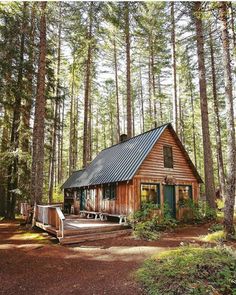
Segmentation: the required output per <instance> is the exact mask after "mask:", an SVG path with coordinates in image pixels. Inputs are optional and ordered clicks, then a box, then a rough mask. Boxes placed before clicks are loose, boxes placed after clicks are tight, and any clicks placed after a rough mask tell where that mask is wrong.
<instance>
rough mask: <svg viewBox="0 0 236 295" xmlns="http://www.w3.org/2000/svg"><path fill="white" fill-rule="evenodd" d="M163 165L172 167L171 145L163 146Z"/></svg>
mask: <svg viewBox="0 0 236 295" xmlns="http://www.w3.org/2000/svg"><path fill="white" fill-rule="evenodd" d="M163 156H164V167H165V168H173V152H172V147H171V146H163Z"/></svg>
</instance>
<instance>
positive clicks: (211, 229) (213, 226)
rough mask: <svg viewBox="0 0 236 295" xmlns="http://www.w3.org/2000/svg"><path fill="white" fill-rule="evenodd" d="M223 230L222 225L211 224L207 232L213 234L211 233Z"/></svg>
mask: <svg viewBox="0 0 236 295" xmlns="http://www.w3.org/2000/svg"><path fill="white" fill-rule="evenodd" d="M223 229H224V226H223V224H222V223H213V224H212V225H211V226H210V227H209V228H208V231H209V232H210V233H213V232H216V231H219V230H223Z"/></svg>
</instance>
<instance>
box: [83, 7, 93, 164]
mask: <svg viewBox="0 0 236 295" xmlns="http://www.w3.org/2000/svg"><path fill="white" fill-rule="evenodd" d="M92 14H93V2H90V10H89V28H88V36H87V40H88V51H87V60H86V77H85V94H84V132H83V167H86V166H87V162H88V157H89V145H90V143H89V138H88V136H89V134H90V131H89V130H88V128H89V105H90V102H89V100H90V88H91V59H92V46H91V41H92V20H93V16H92Z"/></svg>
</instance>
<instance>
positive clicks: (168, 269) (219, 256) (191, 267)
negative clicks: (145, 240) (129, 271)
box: [137, 247, 236, 295]
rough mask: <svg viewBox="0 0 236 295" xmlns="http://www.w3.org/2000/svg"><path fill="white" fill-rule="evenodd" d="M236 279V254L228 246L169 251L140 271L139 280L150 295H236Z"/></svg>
mask: <svg viewBox="0 0 236 295" xmlns="http://www.w3.org/2000/svg"><path fill="white" fill-rule="evenodd" d="M235 278H236V257H235V253H232V252H231V251H230V250H228V249H226V248H224V247H215V248H201V247H181V248H178V249H176V250H170V251H165V252H162V253H159V254H158V255H156V256H153V257H152V258H151V259H149V260H147V261H146V262H145V263H144V265H143V266H142V267H141V268H140V269H139V270H138V272H137V280H138V281H139V282H140V283H141V284H142V286H143V287H144V289H145V290H146V292H147V294H149V295H206V294H222V295H229V294H234V295H235V294H236V279H235Z"/></svg>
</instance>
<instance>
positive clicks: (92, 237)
mask: <svg viewBox="0 0 236 295" xmlns="http://www.w3.org/2000/svg"><path fill="white" fill-rule="evenodd" d="M131 232H132V229H123V230H115V231H109V232H100V233H97V232H93V233H89V234H80V235H75V236H67V237H64V238H59V241H60V244H61V245H67V244H76V243H82V242H87V241H97V240H104V239H109V238H116V237H120V236H126V235H129V234H130V233H131Z"/></svg>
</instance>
